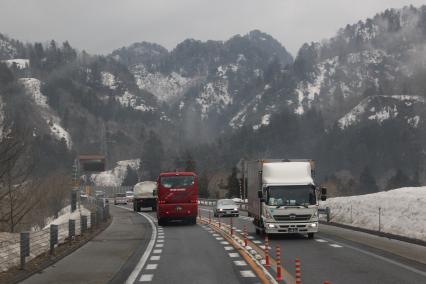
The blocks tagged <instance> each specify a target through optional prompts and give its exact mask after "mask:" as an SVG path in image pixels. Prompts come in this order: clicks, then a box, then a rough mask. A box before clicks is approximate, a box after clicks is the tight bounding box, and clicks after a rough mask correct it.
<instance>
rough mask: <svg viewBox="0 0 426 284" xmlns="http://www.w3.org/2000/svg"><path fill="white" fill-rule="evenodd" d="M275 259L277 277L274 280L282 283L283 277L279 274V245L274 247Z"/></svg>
mask: <svg viewBox="0 0 426 284" xmlns="http://www.w3.org/2000/svg"><path fill="white" fill-rule="evenodd" d="M275 258H276V262H277V277H276V278H275V280H277V281H282V280H283V275H282V273H281V248H280V246H279V245H276V246H275Z"/></svg>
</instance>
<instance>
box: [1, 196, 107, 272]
mask: <svg viewBox="0 0 426 284" xmlns="http://www.w3.org/2000/svg"><path fill="white" fill-rule="evenodd" d="M92 204H93V203H92ZM88 205H89V204H88ZM88 207H89V206H88ZM93 208H94V209H93ZM90 211H91V213H90V215H80V218H76V219H69V220H68V221H67V222H64V223H61V224H56V225H53V224H52V225H50V227H47V228H44V229H42V230H39V231H34V232H21V233H3V234H2V235H3V236H4V237H2V238H0V272H5V271H7V270H9V269H10V268H13V267H19V268H20V269H25V265H26V262H28V261H30V260H32V259H34V258H36V257H37V256H39V255H41V254H44V253H46V252H49V254H50V255H54V254H55V248H56V247H57V246H58V245H60V244H64V243H71V242H72V241H73V240H75V238H76V237H81V236H83V235H85V234H86V233H88V232H89V231H93V230H94V228H96V227H97V226H98V225H100V224H101V223H102V222H106V221H107V220H108V218H109V206H108V204H106V205H105V204H103V202H100V201H99V200H98V202H97V204H96V206H95V207H93V206H92V210H90Z"/></svg>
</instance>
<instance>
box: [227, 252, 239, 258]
mask: <svg viewBox="0 0 426 284" xmlns="http://www.w3.org/2000/svg"><path fill="white" fill-rule="evenodd" d="M228 255H229V257H232V258H234V257H240V255H239V254H238V253H237V252H231V253H229V254H228Z"/></svg>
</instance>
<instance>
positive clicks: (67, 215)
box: [43, 205, 90, 229]
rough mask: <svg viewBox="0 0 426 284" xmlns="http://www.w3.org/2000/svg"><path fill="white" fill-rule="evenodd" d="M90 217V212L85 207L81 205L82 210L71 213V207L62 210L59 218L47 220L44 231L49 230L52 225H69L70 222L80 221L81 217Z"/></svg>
mask: <svg viewBox="0 0 426 284" xmlns="http://www.w3.org/2000/svg"><path fill="white" fill-rule="evenodd" d="M81 215H84V216H90V210H88V209H86V208H85V207H84V206H83V205H80V209H77V210H75V211H74V212H72V213H71V205H68V206H66V207H64V208H62V210H61V211H59V213H58V218H54V217H50V218H47V220H46V226H44V228H43V229H47V228H49V227H50V225H60V224H64V223H67V224H68V220H80V216H81Z"/></svg>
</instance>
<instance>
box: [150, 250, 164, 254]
mask: <svg viewBox="0 0 426 284" xmlns="http://www.w3.org/2000/svg"><path fill="white" fill-rule="evenodd" d="M162 252H163V250H162V249H155V250H154V251H153V252H152V253H155V254H160V253H162Z"/></svg>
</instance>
